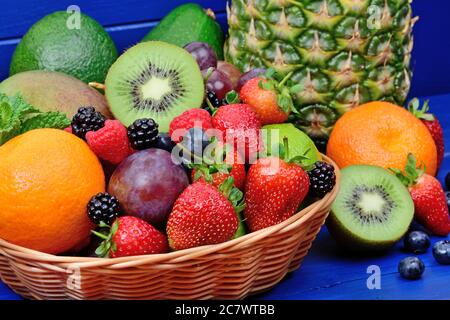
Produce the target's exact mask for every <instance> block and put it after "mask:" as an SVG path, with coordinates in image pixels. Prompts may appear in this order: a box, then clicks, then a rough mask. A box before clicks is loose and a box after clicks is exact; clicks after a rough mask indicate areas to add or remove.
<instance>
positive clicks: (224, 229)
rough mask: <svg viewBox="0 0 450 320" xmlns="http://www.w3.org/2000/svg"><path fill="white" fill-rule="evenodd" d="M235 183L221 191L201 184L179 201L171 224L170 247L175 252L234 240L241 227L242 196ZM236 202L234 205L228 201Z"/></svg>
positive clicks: (175, 205)
mask: <svg viewBox="0 0 450 320" xmlns="http://www.w3.org/2000/svg"><path fill="white" fill-rule="evenodd" d="M232 184H233V179H228V180H227V182H226V183H224V184H222V185H221V187H220V190H221V191H222V192H223V193H224V194H222V193H221V191H219V190H218V189H217V188H216V187H214V186H212V185H211V184H208V183H205V182H202V181H198V182H195V183H193V184H191V185H190V186H189V187H187V188H186V189H185V190H184V191H183V193H182V194H181V195H180V197H179V198H178V199H177V201H175V204H174V206H173V210H172V212H171V214H170V216H169V221H168V222H167V235H168V237H169V243H170V246H171V247H172V248H173V249H175V250H181V249H187V248H193V247H198V246H203V245H208V244H216V243H222V242H225V241H228V240H231V239H232V238H233V237H234V236H235V235H236V233H237V231H238V227H239V223H240V221H239V218H238V214H237V213H238V212H239V211H240V210H242V206H241V205H239V204H238V203H239V202H240V201H241V199H239V198H242V192H240V191H238V190H237V189H236V188H232ZM228 197H229V198H230V200H233V202H234V203H232V202H230V200H228Z"/></svg>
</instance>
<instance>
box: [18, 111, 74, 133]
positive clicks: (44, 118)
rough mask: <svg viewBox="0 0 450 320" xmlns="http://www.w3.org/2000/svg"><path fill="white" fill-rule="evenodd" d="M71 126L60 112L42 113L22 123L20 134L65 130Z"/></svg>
mask: <svg viewBox="0 0 450 320" xmlns="http://www.w3.org/2000/svg"><path fill="white" fill-rule="evenodd" d="M69 125H70V120H69V119H67V117H66V115H65V114H63V113H60V112H56V111H52V112H45V113H40V114H38V115H36V116H34V117H32V118H29V119H27V120H25V121H24V122H23V123H22V127H21V130H20V132H21V133H25V132H27V131H30V130H34V129H40V128H55V129H64V128H67V127H68V126H69Z"/></svg>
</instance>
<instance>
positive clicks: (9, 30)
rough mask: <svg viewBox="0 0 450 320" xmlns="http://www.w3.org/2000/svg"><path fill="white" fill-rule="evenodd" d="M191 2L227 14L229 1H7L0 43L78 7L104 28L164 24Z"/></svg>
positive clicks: (3, 4) (4, 8)
mask: <svg viewBox="0 0 450 320" xmlns="http://www.w3.org/2000/svg"><path fill="white" fill-rule="evenodd" d="M187 2H195V3H198V4H200V5H201V6H203V7H204V8H211V9H213V10H215V11H222V12H223V11H224V9H225V3H226V1H225V0H191V1H185V0H170V1H160V0H152V1H148V0H145V1H144V0H127V1H125V0H78V1H75V2H74V1H72V0H58V1H54V0H20V1H16V0H3V1H2V11H1V26H0V39H5V38H16V37H20V36H22V35H23V34H25V32H26V31H27V30H28V29H29V28H30V27H31V26H32V25H33V24H34V23H35V22H36V21H37V20H39V19H40V18H42V17H44V16H45V15H47V14H49V13H52V12H54V11H58V10H66V9H67V8H68V7H69V6H70V5H73V4H76V5H77V6H78V7H80V9H81V12H83V13H85V14H87V15H89V16H91V17H93V18H94V19H96V20H97V21H99V22H100V23H101V24H102V25H104V26H114V25H121V24H129V23H135V22H145V21H155V20H160V19H161V18H162V17H164V16H165V15H166V14H167V13H168V12H169V11H170V10H172V9H173V8H175V7H177V6H179V5H180V4H183V3H187Z"/></svg>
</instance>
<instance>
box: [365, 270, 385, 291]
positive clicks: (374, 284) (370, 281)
mask: <svg viewBox="0 0 450 320" xmlns="http://www.w3.org/2000/svg"><path fill="white" fill-rule="evenodd" d="M367 274H370V276H369V277H368V278H367V281H366V285H367V289H369V290H381V268H380V266H377V265H370V266H368V267H367Z"/></svg>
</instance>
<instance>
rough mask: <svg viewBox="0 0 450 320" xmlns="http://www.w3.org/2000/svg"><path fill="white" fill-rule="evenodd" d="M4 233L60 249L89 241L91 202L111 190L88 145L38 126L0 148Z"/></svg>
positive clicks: (26, 243) (0, 225)
mask: <svg viewBox="0 0 450 320" xmlns="http://www.w3.org/2000/svg"><path fill="white" fill-rule="evenodd" d="M0 159H1V160H0V181H1V183H0V204H1V209H0V238H2V239H4V240H6V241H9V242H11V243H14V244H17V245H20V246H23V247H26V248H30V249H34V250H38V251H42V252H46V253H51V254H59V253H63V252H66V251H68V250H71V249H74V248H76V247H78V246H80V245H81V244H83V243H85V241H86V239H87V238H88V237H89V235H90V230H91V228H92V227H93V225H92V224H91V222H90V221H89V218H88V216H87V203H88V202H89V199H90V198H91V197H92V196H93V195H95V194H96V193H98V192H104V190H105V178H104V173H103V169H102V166H101V164H100V162H99V160H98V159H97V157H96V156H95V154H94V153H93V152H92V151H91V150H90V149H89V147H88V145H87V144H86V143H85V142H84V141H83V140H81V139H79V138H77V137H76V136H75V135H72V134H70V133H67V132H65V131H63V130H56V129H37V130H32V131H29V132H27V133H25V134H23V135H20V136H18V137H16V138H14V139H12V140H10V141H8V142H7V143H5V144H4V145H3V146H1V147H0Z"/></svg>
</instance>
